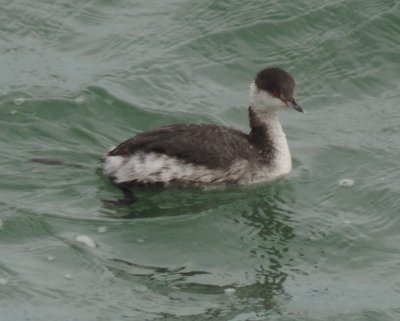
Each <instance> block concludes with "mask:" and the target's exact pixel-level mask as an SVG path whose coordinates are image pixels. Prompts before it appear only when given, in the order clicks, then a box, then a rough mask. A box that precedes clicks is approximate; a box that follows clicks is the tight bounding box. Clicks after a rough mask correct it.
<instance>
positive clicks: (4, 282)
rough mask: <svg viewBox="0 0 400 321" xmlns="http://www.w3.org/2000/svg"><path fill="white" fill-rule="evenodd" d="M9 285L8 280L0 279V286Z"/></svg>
mask: <svg viewBox="0 0 400 321" xmlns="http://www.w3.org/2000/svg"><path fill="white" fill-rule="evenodd" d="M7 284H8V280H7V279H3V278H0V286H1V285H7Z"/></svg>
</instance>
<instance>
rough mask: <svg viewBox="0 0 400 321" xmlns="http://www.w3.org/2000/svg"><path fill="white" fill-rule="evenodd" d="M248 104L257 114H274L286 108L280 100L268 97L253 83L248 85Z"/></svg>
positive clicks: (265, 92) (267, 94)
mask: <svg viewBox="0 0 400 321" xmlns="http://www.w3.org/2000/svg"><path fill="white" fill-rule="evenodd" d="M250 104H251V106H252V108H253V110H254V111H255V112H258V113H266V112H276V111H278V110H279V109H281V108H284V107H286V104H285V103H284V102H283V101H282V100H281V99H279V98H276V97H274V96H272V95H270V94H269V93H268V92H267V91H265V90H259V89H258V88H257V86H256V84H255V83H254V81H253V82H252V83H251V84H250Z"/></svg>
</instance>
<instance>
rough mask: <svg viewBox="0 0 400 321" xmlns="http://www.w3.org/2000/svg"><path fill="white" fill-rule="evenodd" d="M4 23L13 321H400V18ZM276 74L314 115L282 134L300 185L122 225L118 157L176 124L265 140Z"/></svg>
mask: <svg viewBox="0 0 400 321" xmlns="http://www.w3.org/2000/svg"><path fill="white" fill-rule="evenodd" d="M0 6H1V10H0V128H1V130H0V135H1V136H0V138H1V139H0V152H1V158H0V191H1V193H0V219H1V221H0V223H1V224H0V226H1V229H0V320H1V321H16V320H18V321H19V320H38V321H39V320H61V321H64V320H66V321H67V320H68V321H70V320H96V321H103V320H135V321H136V320H139V321H141V320H161V319H162V320H171V321H173V320H184V321H186V320H188V321H190V320H231V321H245V320H248V321H254V320H279V321H295V320H296V321H305V320H313V321H314V320H315V321H317V320H318V321H321V320H323V321H333V320H350V321H353V320H354V321H361V320H363V321H364V320H370V321H385V320H397V321H398V320H399V319H400V218H399V217H400V216H399V214H400V213H399V212H400V197H399V195H400V167H399V159H400V144H399V137H400V127H399V122H400V116H399V115H400V114H399V98H400V63H399V62H400V54H399V52H400V41H399V34H400V3H399V2H398V1H395V0H376V1H373V0H368V1H365V0H363V1H361V0H348V1H338V0H325V1H320V0H307V1H306V0H302V1H289V0H282V1H257V0H252V1H250V0H246V1H244V0H240V1H239V0H236V1H234V0H233V1H216V0H214V1H210V0H204V1H195V0H187V1H183V0H163V1H154V0H150V1H149V0H148V1H145V0H136V1H133V0H131V1H128V0H116V1H112V2H111V1H104V0H103V1H101V0H98V1H94V0H80V1H77V0H73V1H71V0H58V1H50V0H42V1H29V0H14V1H11V0H1V1H0ZM272 65H275V66H281V67H283V68H285V69H287V70H288V71H289V72H290V73H291V74H292V75H293V76H294V78H295V79H296V81H297V95H296V96H297V97H296V99H297V100H298V102H299V103H301V105H302V106H303V107H304V108H305V109H306V111H307V113H306V114H304V115H302V114H299V113H295V112H291V111H287V112H283V113H282V115H281V119H282V122H283V125H284V129H285V131H286V133H287V136H288V139H289V144H290V147H291V151H292V155H293V161H294V169H293V172H292V173H291V175H290V176H289V177H288V178H287V179H285V180H281V181H279V182H276V183H273V184H262V185H258V186H251V187H242V188H228V189H226V190H208V191H199V190H187V191H163V192H160V191H140V192H139V193H138V197H139V198H140V201H139V202H138V203H137V204H136V205H134V206H132V207H128V208H105V207H104V206H103V203H102V201H101V199H110V198H111V199H113V198H117V197H119V195H120V193H119V191H117V190H116V189H115V188H113V187H112V186H111V185H110V184H109V183H108V181H107V180H106V179H105V178H104V177H102V175H101V170H100V168H101V164H100V163H99V162H98V159H99V158H100V156H101V155H102V154H103V152H104V151H105V150H106V149H108V148H109V147H111V146H113V145H115V144H116V143H118V142H120V141H122V140H124V139H126V138H128V137H130V136H132V135H134V134H135V133H138V132H140V131H142V130H145V129H148V128H154V127H157V126H160V125H163V124H167V123H172V122H183V121H190V122H198V123H199V122H209V123H216V124H223V125H229V126H234V127H236V128H239V129H242V130H247V122H248V121H247V106H248V105H247V104H248V85H249V82H250V81H251V79H252V78H253V76H254V74H255V73H256V72H257V71H258V70H260V69H261V68H263V67H266V66H272ZM35 157H46V158H56V159H63V160H64V161H66V162H68V163H70V164H72V165H80V166H81V167H77V166H46V165H41V164H36V163H31V162H29V161H28V160H29V159H31V158H35ZM342 179H351V180H353V181H354V185H353V186H350V187H346V186H341V185H340V184H339V182H340V181H341V180H342ZM82 235H86V236H88V237H90V238H91V239H92V240H93V241H94V242H96V247H90V246H87V245H85V244H83V243H80V242H78V241H77V240H76V237H77V236H82Z"/></svg>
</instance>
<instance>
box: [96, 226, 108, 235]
mask: <svg viewBox="0 0 400 321" xmlns="http://www.w3.org/2000/svg"><path fill="white" fill-rule="evenodd" d="M97 232H99V233H104V232H107V227H106V226H99V228H98V229H97Z"/></svg>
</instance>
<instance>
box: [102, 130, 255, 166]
mask: <svg viewBox="0 0 400 321" xmlns="http://www.w3.org/2000/svg"><path fill="white" fill-rule="evenodd" d="M249 138H250V136H249V135H247V134H245V133H243V132H241V131H239V130H236V129H233V128H229V127H222V126H217V125H206V124H204V125H197V124H174V125H168V126H164V127H161V128H157V129H154V130H150V131H146V132H143V133H140V134H138V135H136V136H135V137H132V138H131V139H128V140H126V141H125V142H123V143H121V144H119V145H118V146H117V147H116V148H114V149H113V150H112V151H110V152H109V153H108V155H109V156H129V155H132V154H134V153H137V152H140V151H141V152H144V153H150V152H155V153H160V154H165V155H168V156H170V157H176V158H178V159H180V160H182V161H185V162H187V163H193V164H197V165H204V166H206V167H208V168H210V169H215V168H224V167H226V166H229V165H231V164H232V163H233V162H234V161H235V160H236V159H238V158H241V159H246V160H249V161H251V160H253V159H256V158H257V157H258V152H257V148H256V145H252V144H251V143H250V141H249ZM255 143H256V142H255Z"/></svg>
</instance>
